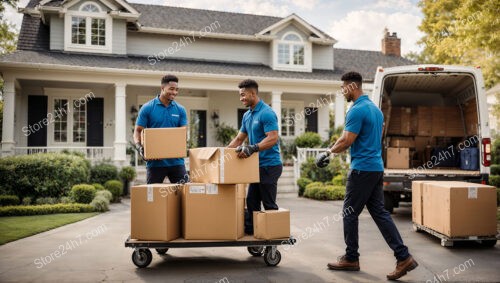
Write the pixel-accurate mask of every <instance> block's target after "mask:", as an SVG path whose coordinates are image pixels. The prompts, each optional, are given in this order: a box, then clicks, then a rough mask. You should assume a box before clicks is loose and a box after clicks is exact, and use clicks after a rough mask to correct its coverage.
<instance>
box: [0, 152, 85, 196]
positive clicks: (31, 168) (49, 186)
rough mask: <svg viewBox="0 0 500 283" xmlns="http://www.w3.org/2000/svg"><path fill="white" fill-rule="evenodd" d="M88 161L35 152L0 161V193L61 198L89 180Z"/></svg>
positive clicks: (70, 156) (73, 156)
mask: <svg viewBox="0 0 500 283" xmlns="http://www.w3.org/2000/svg"><path fill="white" fill-rule="evenodd" d="M89 170H90V169H89V167H88V161H87V160H85V159H83V158H81V157H79V156H75V155H68V154H62V153H39V154H29V155H16V156H9V157H4V158H1V159H0V184H2V186H1V188H0V194H10V195H17V196H19V198H23V197H26V196H29V197H34V198H36V197H61V196H64V195H67V194H68V193H69V190H70V189H71V187H72V186H73V185H75V184H79V183H85V182H87V181H88V177H89Z"/></svg>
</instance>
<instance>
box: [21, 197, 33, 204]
mask: <svg viewBox="0 0 500 283" xmlns="http://www.w3.org/2000/svg"><path fill="white" fill-rule="evenodd" d="M30 204H31V198H30V197H24V198H23V202H22V205H30Z"/></svg>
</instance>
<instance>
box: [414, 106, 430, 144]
mask: <svg viewBox="0 0 500 283" xmlns="http://www.w3.org/2000/svg"><path fill="white" fill-rule="evenodd" d="M431 134H432V108H431V107H425V106H419V107H417V135H419V136H424V137H427V136H430V135H431Z"/></svg>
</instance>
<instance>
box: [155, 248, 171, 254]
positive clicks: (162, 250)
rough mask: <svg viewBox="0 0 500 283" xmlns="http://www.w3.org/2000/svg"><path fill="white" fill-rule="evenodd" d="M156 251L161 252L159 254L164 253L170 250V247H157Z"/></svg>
mask: <svg viewBox="0 0 500 283" xmlns="http://www.w3.org/2000/svg"><path fill="white" fill-rule="evenodd" d="M156 252H157V253H158V254H159V255H164V254H166V253H167V252H168V248H164V249H156Z"/></svg>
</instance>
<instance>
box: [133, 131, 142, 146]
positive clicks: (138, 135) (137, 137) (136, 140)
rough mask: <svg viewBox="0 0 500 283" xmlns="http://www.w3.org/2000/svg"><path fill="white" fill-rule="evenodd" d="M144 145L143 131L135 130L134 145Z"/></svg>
mask: <svg viewBox="0 0 500 283" xmlns="http://www.w3.org/2000/svg"><path fill="white" fill-rule="evenodd" d="M138 143H140V144H142V141H141V131H139V130H135V131H134V144H138Z"/></svg>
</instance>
